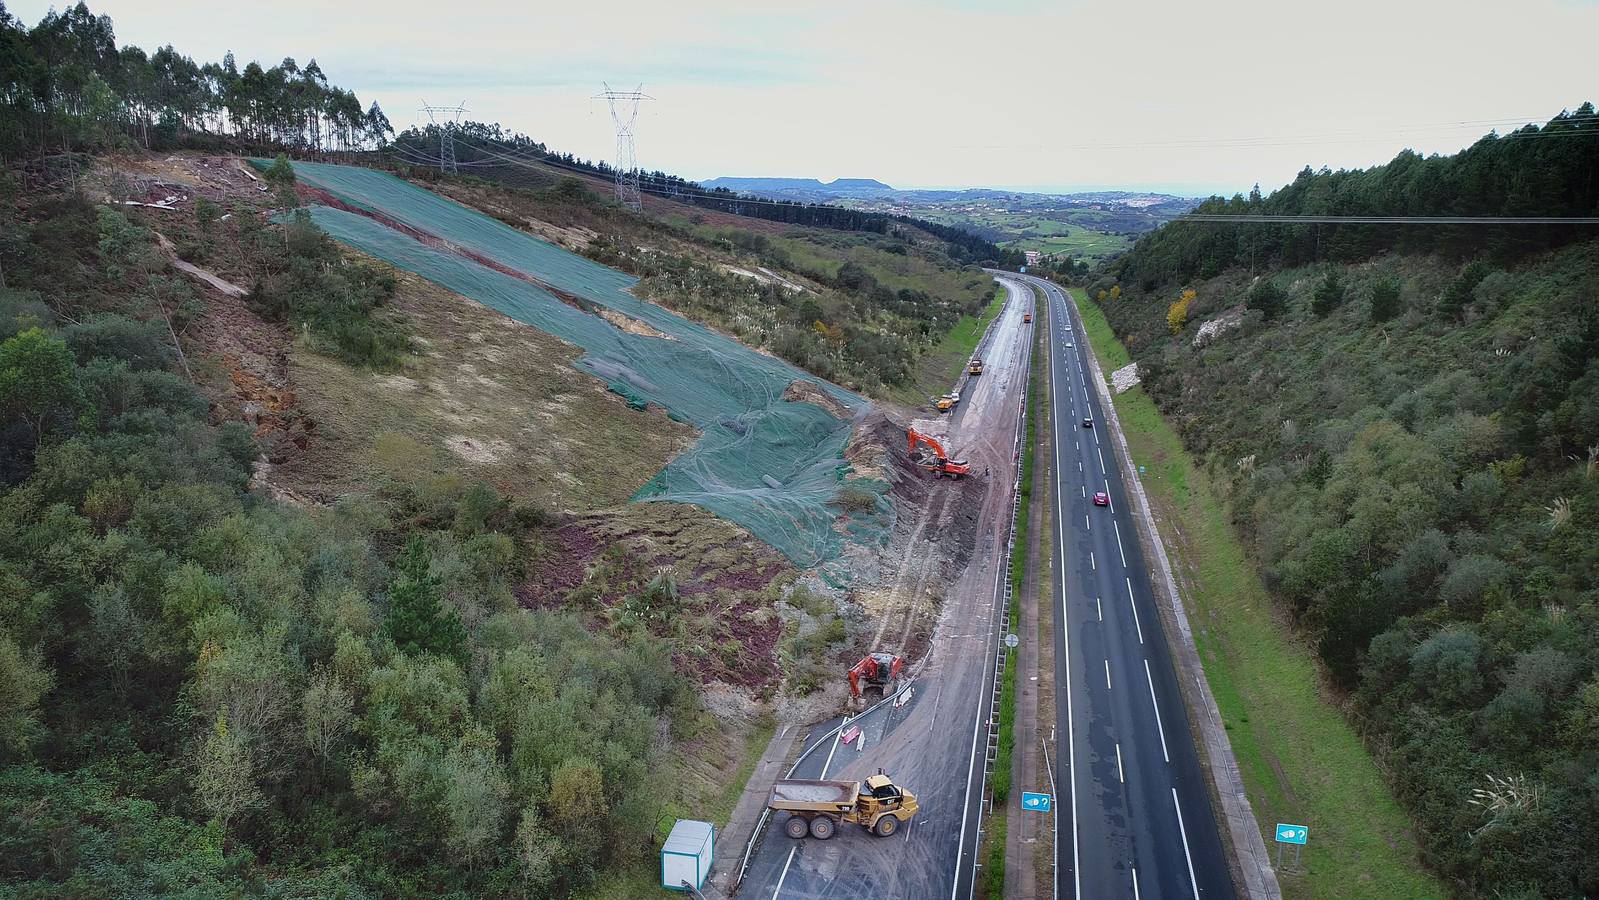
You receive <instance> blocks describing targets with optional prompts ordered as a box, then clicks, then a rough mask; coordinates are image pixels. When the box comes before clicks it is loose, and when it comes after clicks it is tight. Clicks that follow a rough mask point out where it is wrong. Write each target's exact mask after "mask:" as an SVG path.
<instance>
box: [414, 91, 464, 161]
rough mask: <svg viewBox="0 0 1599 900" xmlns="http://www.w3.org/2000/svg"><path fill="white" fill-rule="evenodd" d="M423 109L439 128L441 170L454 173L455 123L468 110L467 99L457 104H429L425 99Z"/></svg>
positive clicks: (429, 119)
mask: <svg viewBox="0 0 1599 900" xmlns="http://www.w3.org/2000/svg"><path fill="white" fill-rule="evenodd" d="M422 111H423V112H425V113H427V114H428V121H429V122H432V123H433V124H434V125H435V126H437V127H438V129H439V171H440V172H448V173H449V174H451V175H454V174H455V172H456V168H455V125H456V123H457V122H459V121H461V116H463V115H465V114H466V112H467V109H466V101H465V100H462V101H461V102H460V104H459V105H457V106H429V105H428V102H427V101H426V100H423V101H422Z"/></svg>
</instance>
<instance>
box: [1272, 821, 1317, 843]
mask: <svg viewBox="0 0 1599 900" xmlns="http://www.w3.org/2000/svg"><path fill="white" fill-rule="evenodd" d="M1309 838H1310V829H1309V828H1306V827H1305V826H1303V825H1284V824H1282V823H1281V822H1278V823H1277V843H1279V844H1303V843H1304V842H1305V841H1306V840H1308V839H1309Z"/></svg>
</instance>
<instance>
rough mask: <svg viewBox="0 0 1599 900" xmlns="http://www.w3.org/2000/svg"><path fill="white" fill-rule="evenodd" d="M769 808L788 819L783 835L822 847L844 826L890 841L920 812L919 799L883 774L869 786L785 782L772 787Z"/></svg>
mask: <svg viewBox="0 0 1599 900" xmlns="http://www.w3.org/2000/svg"><path fill="white" fill-rule="evenodd" d="M766 806H767V808H768V809H771V810H774V811H778V812H786V813H788V819H787V821H785V822H784V823H783V833H784V834H786V835H788V836H789V837H791V838H794V839H796V840H798V839H799V838H802V837H804V836H805V835H807V834H808V835H810V836H811V837H813V838H816V839H817V840H819V841H825V840H827V839H828V838H830V837H832V836H833V833H834V832H836V831H837V830H838V823H840V822H849V823H852V824H855V825H859V826H861V827H862V828H865V829H866V830H867V831H870V832H871V833H872V834H875V835H877V836H878V837H888V836H889V835H891V834H893V833H894V832H896V831H898V830H899V826H900V823H902V822H909V821H910V820H911V816H914V815H916V811H917V810H918V809H920V808H921V807H920V806H919V805H918V804H917V802H916V795H915V794H913V793H911V792H910V791H907V790H904V789H902V788H900V786H899V785H897V784H895V783H894V782H893V781H892V780H890V779H889V777H888V776H887V775H884V774H883V773H882V772H878V773H877V774H876V775H873V776H871V777H869V778H867V779H866V780H865V781H811V780H808V779H802V778H786V779H783V780H781V781H778V782H777V783H776V784H774V785H772V795H771V797H769V798H767V801H766Z"/></svg>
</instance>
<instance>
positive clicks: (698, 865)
mask: <svg viewBox="0 0 1599 900" xmlns="http://www.w3.org/2000/svg"><path fill="white" fill-rule="evenodd" d="M715 852H716V826H715V825H712V824H711V823H710V822H696V821H694V820H693V819H678V820H677V824H676V825H673V826H672V833H671V834H670V835H667V838H666V843H665V844H663V845H661V887H663V888H667V889H668V890H673V891H686V890H688V889H689V887H693V888H694V889H695V890H699V889H700V888H702V887H704V886H705V879H706V877H707V876H708V875H710V874H711V855H712V854H713V853H715ZM685 885H686V886H685Z"/></svg>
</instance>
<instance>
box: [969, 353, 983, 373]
mask: <svg viewBox="0 0 1599 900" xmlns="http://www.w3.org/2000/svg"><path fill="white" fill-rule="evenodd" d="M966 374H968V375H981V374H983V358H982V357H981V356H974V357H972V362H971V365H969V366H967V367H966Z"/></svg>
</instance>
